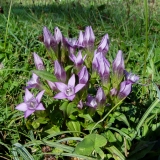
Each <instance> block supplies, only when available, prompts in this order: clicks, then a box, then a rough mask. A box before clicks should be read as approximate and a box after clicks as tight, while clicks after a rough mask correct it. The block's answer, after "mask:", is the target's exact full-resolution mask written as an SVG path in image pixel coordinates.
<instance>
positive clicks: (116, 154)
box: [106, 146, 126, 160]
mask: <svg viewBox="0 0 160 160" xmlns="http://www.w3.org/2000/svg"><path fill="white" fill-rule="evenodd" d="M106 149H107V150H108V151H109V152H110V153H111V154H112V156H113V158H114V159H115V160H125V159H126V158H125V157H124V155H123V154H122V153H121V152H120V151H119V150H118V149H117V148H116V147H115V146H111V147H106Z"/></svg>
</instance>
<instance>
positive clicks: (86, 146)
mask: <svg viewBox="0 0 160 160" xmlns="http://www.w3.org/2000/svg"><path fill="white" fill-rule="evenodd" d="M93 150H94V142H93V141H92V140H90V139H88V138H85V139H84V140H83V141H82V142H80V143H78V145H77V146H76V148H75V153H76V154H80V155H86V156H89V155H91V153H92V151H93Z"/></svg>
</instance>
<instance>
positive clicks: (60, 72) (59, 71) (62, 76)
mask: <svg viewBox="0 0 160 160" xmlns="http://www.w3.org/2000/svg"><path fill="white" fill-rule="evenodd" d="M54 74H55V76H56V78H57V79H58V80H59V81H61V82H65V81H66V72H65V70H64V68H63V67H62V66H61V65H60V64H59V62H58V61H57V60H56V61H54Z"/></svg>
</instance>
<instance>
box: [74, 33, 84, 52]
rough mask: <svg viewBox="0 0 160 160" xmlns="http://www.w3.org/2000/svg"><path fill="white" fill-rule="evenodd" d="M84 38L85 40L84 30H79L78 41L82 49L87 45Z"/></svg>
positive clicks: (77, 43) (78, 45)
mask: <svg viewBox="0 0 160 160" xmlns="http://www.w3.org/2000/svg"><path fill="white" fill-rule="evenodd" d="M83 40H84V37H83V32H82V31H80V32H79V38H78V40H77V42H76V45H77V47H78V48H80V49H81V48H84V47H85V46H84V42H83Z"/></svg>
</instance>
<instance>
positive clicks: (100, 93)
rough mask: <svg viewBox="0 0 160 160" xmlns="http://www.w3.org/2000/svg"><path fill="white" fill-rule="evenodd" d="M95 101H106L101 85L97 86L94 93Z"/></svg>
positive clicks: (100, 102) (99, 102) (102, 102)
mask: <svg viewBox="0 0 160 160" xmlns="http://www.w3.org/2000/svg"><path fill="white" fill-rule="evenodd" d="M96 101H97V103H98V104H104V103H105V101H106V95H105V93H104V91H103V89H102V88H101V87H99V89H98V91H97V94H96Z"/></svg>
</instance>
